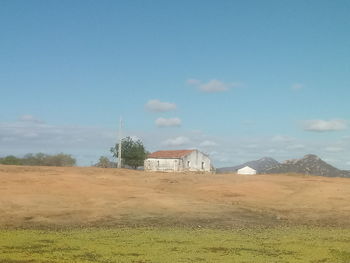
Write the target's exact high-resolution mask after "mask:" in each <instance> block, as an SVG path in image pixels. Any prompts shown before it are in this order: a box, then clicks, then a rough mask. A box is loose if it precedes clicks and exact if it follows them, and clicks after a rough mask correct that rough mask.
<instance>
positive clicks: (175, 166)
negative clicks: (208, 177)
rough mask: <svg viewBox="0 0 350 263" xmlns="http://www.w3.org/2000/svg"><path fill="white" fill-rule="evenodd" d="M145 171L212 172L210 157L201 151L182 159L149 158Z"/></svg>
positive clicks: (146, 161)
mask: <svg viewBox="0 0 350 263" xmlns="http://www.w3.org/2000/svg"><path fill="white" fill-rule="evenodd" d="M144 169H145V171H163V172H181V171H203V172H210V171H211V161H210V159H209V157H208V156H207V155H205V154H203V153H201V152H199V151H193V152H191V153H190V154H188V155H186V156H184V157H182V158H167V159H163V158H147V159H146V160H145V163H144Z"/></svg>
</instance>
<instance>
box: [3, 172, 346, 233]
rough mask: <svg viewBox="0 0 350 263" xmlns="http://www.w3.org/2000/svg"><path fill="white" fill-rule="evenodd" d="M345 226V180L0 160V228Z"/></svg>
mask: <svg viewBox="0 0 350 263" xmlns="http://www.w3.org/2000/svg"><path fill="white" fill-rule="evenodd" d="M283 224H307V225H329V226H346V227H349V226H350V179H346V178H325V177H316V176H301V175H249V176H245V175H233V174H220V175H212V174H190V173H187V174H186V173H150V172H142V171H131V170H124V169H123V170H117V169H101V168H78V167H73V168H51V167H20V166H1V165H0V227H71V226H112V225H113V226H158V225H161V226H174V225H179V226H181V225H183V226H193V227H241V226H247V225H259V226H260V225H262V226H274V225H283Z"/></svg>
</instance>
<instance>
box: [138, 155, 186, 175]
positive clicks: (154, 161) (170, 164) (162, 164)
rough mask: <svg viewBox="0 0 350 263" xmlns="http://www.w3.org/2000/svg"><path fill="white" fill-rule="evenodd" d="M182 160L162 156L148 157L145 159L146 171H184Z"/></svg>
mask: <svg viewBox="0 0 350 263" xmlns="http://www.w3.org/2000/svg"><path fill="white" fill-rule="evenodd" d="M182 166H183V165H182V160H181V159H177V158H173V159H161V158H148V159H146V160H145V164H144V169H145V171H163V172H174V171H175V172H177V171H182Z"/></svg>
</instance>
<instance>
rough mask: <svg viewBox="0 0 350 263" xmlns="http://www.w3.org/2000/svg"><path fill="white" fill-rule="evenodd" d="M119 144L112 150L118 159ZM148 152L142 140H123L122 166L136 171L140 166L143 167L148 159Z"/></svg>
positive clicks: (128, 138) (127, 138)
mask: <svg viewBox="0 0 350 263" xmlns="http://www.w3.org/2000/svg"><path fill="white" fill-rule="evenodd" d="M118 147H119V143H117V144H116V145H115V146H114V147H112V148H111V152H112V154H113V156H114V157H115V158H118ZM146 156H147V152H146V150H145V147H144V146H143V143H142V141H141V140H133V139H132V138H130V137H126V138H124V139H122V164H123V165H128V166H131V167H132V168H134V169H136V168H137V167H139V166H143V161H144V160H145V159H146Z"/></svg>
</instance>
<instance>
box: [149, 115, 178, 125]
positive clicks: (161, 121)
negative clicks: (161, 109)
mask: <svg viewBox="0 0 350 263" xmlns="http://www.w3.org/2000/svg"><path fill="white" fill-rule="evenodd" d="M155 123H156V125H157V127H179V126H181V119H180V118H162V117H160V118H158V119H156V121H155Z"/></svg>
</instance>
